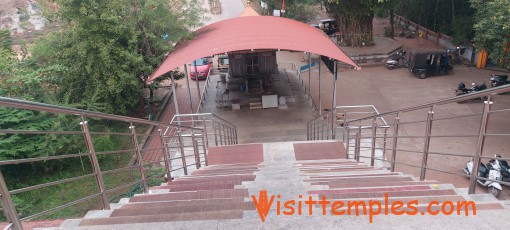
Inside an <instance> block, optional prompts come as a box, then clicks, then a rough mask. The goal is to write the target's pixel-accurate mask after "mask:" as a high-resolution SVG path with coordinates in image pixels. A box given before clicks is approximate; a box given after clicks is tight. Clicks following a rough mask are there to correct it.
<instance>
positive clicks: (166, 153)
mask: <svg viewBox="0 0 510 230" xmlns="http://www.w3.org/2000/svg"><path fill="white" fill-rule="evenodd" d="M158 131H159V137H160V138H161V147H162V148H163V159H164V160H165V170H166V174H165V176H166V178H167V182H171V181H172V163H171V162H170V160H169V159H170V158H171V156H170V152H169V151H168V146H167V145H166V144H165V137H164V136H163V129H162V127H159V129H158Z"/></svg>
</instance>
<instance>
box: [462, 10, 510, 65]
mask: <svg viewBox="0 0 510 230" xmlns="http://www.w3.org/2000/svg"><path fill="white" fill-rule="evenodd" d="M470 2H471V5H472V7H473V8H475V9H476V19H475V20H476V22H475V24H474V29H475V31H476V35H475V37H474V42H475V45H476V48H478V49H484V50H487V51H488V52H489V55H490V57H491V58H492V59H493V60H498V61H499V64H501V65H505V64H506V65H507V66H508V65H509V63H508V59H509V58H510V56H509V53H508V52H506V53H505V51H504V50H503V46H504V44H505V43H508V42H510V24H509V23H508V22H510V0H490V1H482V0H471V1H470Z"/></svg>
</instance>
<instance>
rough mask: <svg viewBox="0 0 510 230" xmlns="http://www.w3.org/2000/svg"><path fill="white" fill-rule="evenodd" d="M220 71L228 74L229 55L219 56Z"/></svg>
mask: <svg viewBox="0 0 510 230" xmlns="http://www.w3.org/2000/svg"><path fill="white" fill-rule="evenodd" d="M218 69H220V72H228V55H219V56H218Z"/></svg>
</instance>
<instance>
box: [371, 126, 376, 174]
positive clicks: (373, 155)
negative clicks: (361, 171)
mask: <svg viewBox="0 0 510 230" xmlns="http://www.w3.org/2000/svg"><path fill="white" fill-rule="evenodd" d="M376 135H377V117H374V120H373V121H372V152H371V153H370V166H374V164H375V141H376Z"/></svg>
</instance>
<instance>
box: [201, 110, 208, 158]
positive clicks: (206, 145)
mask: <svg viewBox="0 0 510 230" xmlns="http://www.w3.org/2000/svg"><path fill="white" fill-rule="evenodd" d="M202 122H204V131H203V132H202V137H204V135H205V139H202V141H203V144H204V146H205V148H206V149H208V148H209V135H208V134H207V123H206V120H205V117H204V118H203V121H202ZM205 165H207V160H206V163H205Z"/></svg>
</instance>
